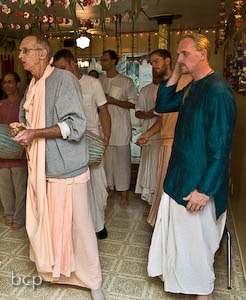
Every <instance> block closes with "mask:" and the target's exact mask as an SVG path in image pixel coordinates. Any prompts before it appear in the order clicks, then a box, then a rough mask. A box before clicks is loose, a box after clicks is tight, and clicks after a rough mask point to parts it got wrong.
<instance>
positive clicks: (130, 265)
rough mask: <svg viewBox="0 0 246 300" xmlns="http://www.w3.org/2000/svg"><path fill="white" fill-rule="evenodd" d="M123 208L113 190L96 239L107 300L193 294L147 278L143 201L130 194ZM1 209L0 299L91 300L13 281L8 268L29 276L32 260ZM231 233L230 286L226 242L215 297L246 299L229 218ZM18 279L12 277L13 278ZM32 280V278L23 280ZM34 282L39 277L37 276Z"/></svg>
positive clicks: (75, 291)
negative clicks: (102, 233) (102, 235)
mask: <svg viewBox="0 0 246 300" xmlns="http://www.w3.org/2000/svg"><path fill="white" fill-rule="evenodd" d="M130 200H131V201H130V205H129V207H128V208H127V209H122V208H120V207H119V195H117V194H116V193H115V194H114V195H113V197H112V198H111V199H109V200H108V207H107V211H106V226H107V229H108V232H109V236H108V238H107V239H105V240H101V241H99V252H100V258H101V265H102V271H103V290H104V292H105V296H106V299H107V300H159V299H166V300H168V299H172V300H176V299H177V300H178V299H195V298H194V297H191V296H183V295H174V294H167V293H165V292H164V291H163V284H162V282H161V281H160V279H158V278H148V276H147V272H146V264H147V256H148V249H149V244H150V238H151V228H150V227H149V226H148V225H147V224H146V222H145V219H144V217H143V211H144V208H145V205H144V204H143V202H142V201H141V200H140V199H139V196H137V195H135V194H133V193H132V192H131V194H130ZM2 221H3V218H2V212H0V262H1V263H0V300H3V299H8V300H17V299H18V300H24V299H28V300H35V299H45V300H68V299H69V300H70V299H74V300H75V299H80V300H90V294H89V292H88V290H85V289H81V288H76V287H69V286H65V285H64V286H61V285H54V284H47V283H46V284H45V283H43V284H42V285H41V286H39V287H37V288H35V289H33V288H32V286H25V285H24V284H20V285H18V286H17V285H16V286H13V285H12V283H11V272H15V274H18V276H22V279H23V276H27V275H28V276H33V275H34V274H36V269H35V265H34V264H33V263H32V262H31V261H30V260H29V258H28V245H27V243H28V241H27V237H26V233H25V231H24V229H21V230H19V231H11V230H10V229H9V228H8V227H7V226H5V225H3V222H2ZM228 223H229V224H228V226H229V229H230V231H231V233H232V257H233V260H232V290H228V289H227V273H226V255H225V253H226V251H225V241H224V242H223V247H222V249H221V251H220V253H219V254H218V255H217V256H216V263H215V267H216V277H217V279H216V288H215V293H214V295H215V297H214V299H215V300H243V299H246V284H245V281H244V277H243V273H242V266H241V262H240V257H239V251H238V247H237V244H236V240H235V234H234V231H233V227H232V224H231V221H230V218H229V222H228ZM14 282H15V283H16V284H17V283H18V280H17V278H16V279H15V281H14ZM28 282H29V283H30V284H31V281H30V280H29V281H28ZM36 282H37V283H38V278H36Z"/></svg>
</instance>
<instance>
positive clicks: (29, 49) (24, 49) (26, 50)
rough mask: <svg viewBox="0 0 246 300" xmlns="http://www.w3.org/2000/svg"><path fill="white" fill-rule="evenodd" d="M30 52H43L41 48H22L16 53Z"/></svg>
mask: <svg viewBox="0 0 246 300" xmlns="http://www.w3.org/2000/svg"><path fill="white" fill-rule="evenodd" d="M31 50H43V49H41V48H35V49H34V48H22V49H19V50H18V52H19V54H21V53H22V54H27V53H28V52H29V51H31Z"/></svg>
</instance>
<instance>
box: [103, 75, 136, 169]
mask: <svg viewBox="0 0 246 300" xmlns="http://www.w3.org/2000/svg"><path fill="white" fill-rule="evenodd" d="M100 81H101V83H102V86H103V90H104V92H105V94H108V95H109V96H111V97H113V98H115V99H117V100H119V101H129V102H131V103H134V104H135V102H136V100H137V91H136V88H135V86H134V83H133V81H132V79H131V78H129V77H126V76H124V75H122V74H117V75H116V76H115V77H113V78H109V77H107V76H106V75H105V76H101V77H100ZM108 111H109V114H110V118H111V136H110V141H109V145H110V146H125V145H128V144H129V143H130V141H131V137H132V126H131V117H130V109H127V108H124V107H120V106H118V105H114V104H108ZM105 165H106V163H105Z"/></svg>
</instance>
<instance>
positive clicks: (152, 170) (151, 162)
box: [135, 83, 160, 205]
mask: <svg viewBox="0 0 246 300" xmlns="http://www.w3.org/2000/svg"><path fill="white" fill-rule="evenodd" d="M156 87H157V85H156V84H154V83H150V84H148V85H146V86H145V87H143V88H142V89H141V91H140V94H139V97H138V101H137V103H136V108H135V109H136V113H135V115H136V117H137V118H140V119H143V125H142V132H145V131H146V130H148V129H149V128H150V127H152V126H153V125H154V124H155V122H156V121H157V120H158V118H159V117H158V116H156V115H154V107H155V98H154V95H155V90H156ZM159 148H160V132H157V133H156V134H154V135H153V136H152V137H151V138H150V139H149V141H148V142H147V144H144V145H143V146H142V151H141V159H140V164H139V170H138V177H137V183H136V189H135V193H137V194H141V199H142V200H144V201H146V202H147V203H148V204H149V205H151V204H152V198H153V195H154V192H155V188H156V174H157V166H158V154H159Z"/></svg>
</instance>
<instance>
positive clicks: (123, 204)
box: [120, 199, 129, 207]
mask: <svg viewBox="0 0 246 300" xmlns="http://www.w3.org/2000/svg"><path fill="white" fill-rule="evenodd" d="M128 205H129V203H128V200H122V199H121V200H120V206H121V207H127V206H128Z"/></svg>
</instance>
